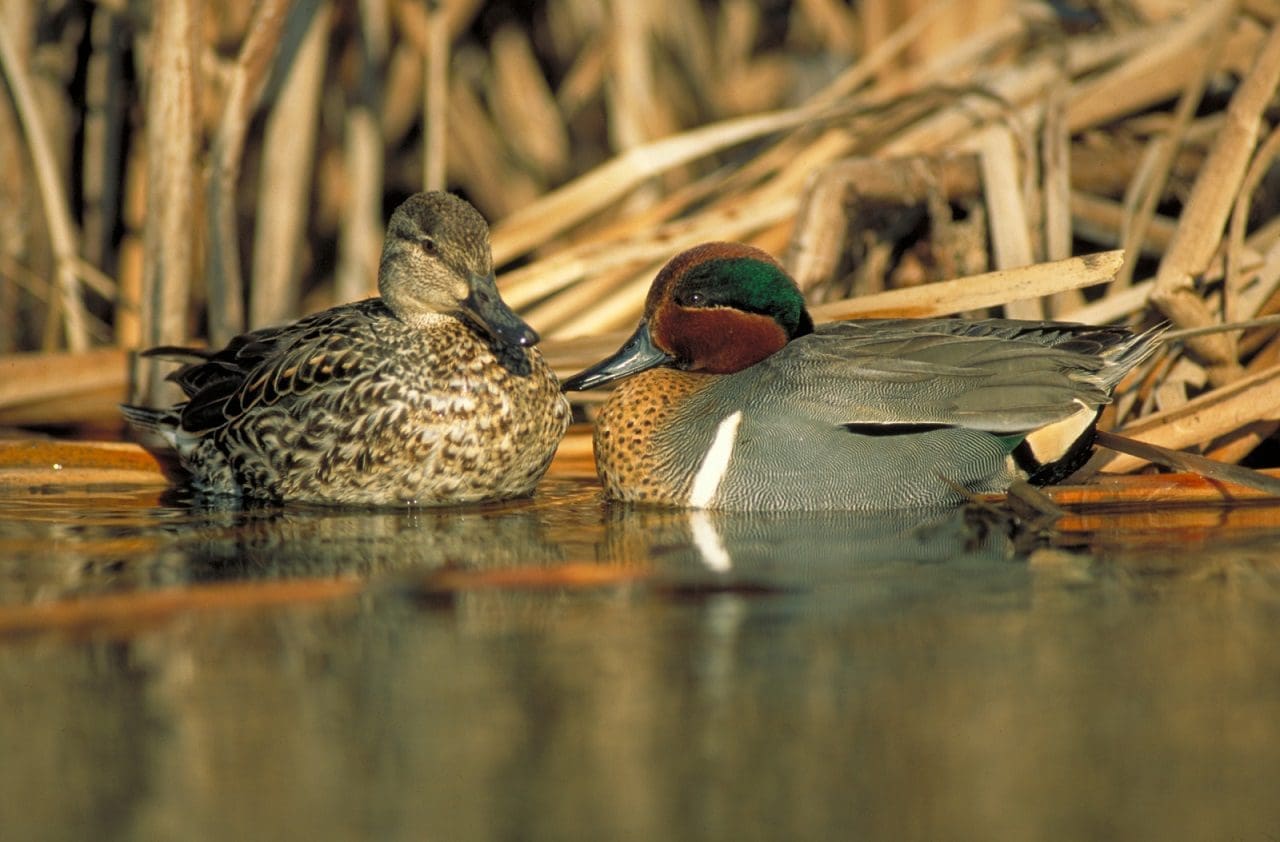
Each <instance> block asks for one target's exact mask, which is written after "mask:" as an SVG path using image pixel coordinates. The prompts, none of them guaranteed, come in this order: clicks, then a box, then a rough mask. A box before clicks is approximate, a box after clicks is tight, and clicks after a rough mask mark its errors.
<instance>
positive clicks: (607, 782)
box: [0, 480, 1280, 842]
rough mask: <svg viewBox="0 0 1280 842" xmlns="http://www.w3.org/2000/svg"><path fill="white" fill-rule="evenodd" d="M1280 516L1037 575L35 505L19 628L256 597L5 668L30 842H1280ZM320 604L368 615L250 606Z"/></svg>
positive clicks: (3, 736) (805, 543)
mask: <svg viewBox="0 0 1280 842" xmlns="http://www.w3.org/2000/svg"><path fill="white" fill-rule="evenodd" d="M1273 515H1280V510H1268V509H1263V508H1254V509H1249V510H1244V509H1237V510H1197V511H1189V510H1188V511H1182V512H1180V513H1175V514H1168V513H1164V514H1154V515H1153V514H1151V513H1134V514H1127V515H1125V516H1124V517H1102V518H1097V519H1096V520H1095V521H1093V522H1092V525H1090V523H1089V522H1085V525H1084V526H1082V527H1080V530H1082V531H1074V532H1071V533H1067V534H1058V535H1055V536H1049V537H1046V538H1044V539H1043V540H1040V541H1038V542H1027V541H1026V540H1024V539H1025V536H1020V538H1019V540H1017V541H1015V540H1014V539H1013V538H1011V537H1010V535H1009V534H1008V533H1007V532H1006V531H1005V530H1004V529H1003V528H1002V527H1001V525H1000V523H999V522H993V521H989V520H986V519H983V518H978V517H974V516H972V515H965V514H962V513H953V514H950V515H945V514H944V515H929V516H924V515H921V514H919V513H914V514H911V515H908V516H901V517H886V518H868V517H866V516H848V515H819V516H794V515H775V516H768V517H763V516H758V517H748V518H743V517H738V518H731V517H723V516H719V517H718V516H712V515H700V516H690V515H688V514H686V513H680V512H658V511H643V510H640V511H637V510H626V509H620V508H611V507H608V506H606V505H604V504H602V503H601V502H600V501H599V499H598V495H597V491H596V488H595V486H594V485H592V484H590V483H587V482H585V481H576V480H557V481H553V482H551V483H550V484H549V485H548V487H547V489H546V491H545V492H544V493H543V494H542V495H541V496H540V497H539V498H537V499H535V500H533V501H528V502H520V503H513V504H504V505H494V506H486V507H479V508H472V509H465V510H462V509H460V510H448V511H445V510H441V511H417V512H367V511H344V510H326V509H320V508H314V509H298V508H291V509H259V510H252V511H233V510H227V509H224V508H217V507H209V506H202V505H199V504H195V503H192V502H191V501H187V500H182V499H179V498H169V497H162V496H159V495H157V494H156V493H155V492H139V491H129V490H123V489H122V490H117V491H110V490H96V491H94V492H92V493H89V492H77V493H72V492H66V493H50V494H40V495H31V494H25V495H21V496H18V495H12V496H9V497H4V498H0V629H2V628H4V626H3V617H5V616H9V617H11V618H12V617H14V616H18V613H15V612H27V614H23V615H22V616H24V617H30V616H36V615H33V614H31V612H37V614H38V612H39V611H41V610H44V608H47V607H49V606H58V605H61V604H63V603H62V601H64V600H68V599H74V600H77V602H76V603H75V605H77V606H81V607H84V606H90V607H92V606H97V605H103V604H115V603H112V602H111V600H117V601H119V600H123V602H122V603H121V604H124V605H126V606H128V605H133V604H134V601H137V604H138V605H147V604H152V603H154V601H155V600H159V599H161V598H164V597H165V595H168V594H172V593H175V592H178V591H176V590H175V589H180V588H186V587H188V586H190V587H192V588H195V590H196V592H211V591H214V590H218V591H219V592H224V591H226V590H227V589H228V588H230V589H231V590H232V591H234V592H236V593H247V594H250V596H249V598H247V599H244V600H242V601H241V602H236V603H234V604H231V605H220V606H218V607H209V606H203V607H202V606H201V605H199V604H194V605H192V606H187V607H180V608H178V609H175V610H172V611H163V612H159V613H156V614H148V615H146V619H145V621H143V620H142V619H139V620H138V622H132V621H130V617H125V618H124V620H122V619H121V618H120V617H119V616H115V617H114V619H112V620H111V621H110V622H107V621H103V622H98V621H97V620H95V619H94V617H95V616H96V615H95V614H93V611H92V610H91V611H90V612H89V615H90V619H89V621H85V622H77V623H75V624H70V625H68V624H65V623H62V622H61V621H58V620H57V618H56V617H55V618H53V619H50V618H49V617H45V615H43V614H39V615H38V616H37V617H36V620H35V621H33V622H34V623H35V624H34V625H31V624H30V623H29V624H28V625H27V626H23V627H21V628H19V627H16V626H12V625H11V626H10V627H9V631H8V632H7V633H4V634H2V635H0V699H3V709H4V715H3V717H0V756H2V757H4V758H5V759H4V762H3V763H0V793H2V795H0V799H2V800H0V827H3V828H5V830H4V833H3V837H4V838H13V839H73V838H74V839H83V838H94V839H151V838H157V839H173V838H181V839H227V838H315V839H349V838H376V839H423V838H438V839H479V838H499V839H504V838H505V839H619V838H634V839H659V838H706V839H778V838H813V839H817V838H892V839H975V840H976V839H1082V838H1095V839H1103V838H1112V839H1148V838H1149V839H1201V840H1216V839H1245V840H1254V839H1256V840H1260V842H1261V841H1262V840H1268V839H1277V838H1280V803H1278V802H1277V799H1276V798H1275V782H1276V780H1277V779H1280V646H1278V645H1277V642H1278V641H1277V629H1278V628H1280V623H1278V621H1280V561H1278V560H1277V559H1278V558H1280V556H1278V555H1277V542H1278V539H1280V527H1272V526H1270V524H1272V523H1280V516H1276V517H1273ZM1029 546H1030V547H1031V549H1030V550H1028V547H1029ZM511 571H517V572H520V576H517V577H515V578H511V577H510V576H509V575H508V574H509V573H510V572H511ZM584 571H585V572H591V571H594V573H596V574H598V575H592V576H586V577H585V578H584V575H583V574H584ZM539 572H544V573H545V574H546V576H545V577H544V578H540V577H539V575H537V574H538V573H539ZM503 577H507V578H503ZM309 582H320V583H324V582H329V583H333V582H339V583H349V585H350V589H349V591H344V592H342V593H346V595H342V593H335V595H333V596H331V597H325V598H319V599H310V600H306V601H302V602H297V603H293V602H291V601H289V600H285V601H284V603H283V604H271V605H267V604H258V603H257V602H255V600H254V598H253V597H252V594H254V593H256V592H257V591H255V590H254V589H255V588H259V589H262V588H266V587H268V586H272V585H284V586H289V585H290V584H291V583H294V584H302V583H309ZM236 583H251V584H246V585H245V586H244V587H242V588H236V587H235V585H236ZM148 599H151V600H152V603H147V600H148ZM131 600H133V601H131ZM33 606H34V607H33ZM42 607H43V608H42ZM3 612H8V614H7V615H6V614H4V613H3ZM143 613H145V612H143V611H142V609H139V613H138V614H137V617H138V618H141V617H142V616H143ZM41 618H43V619H41Z"/></svg>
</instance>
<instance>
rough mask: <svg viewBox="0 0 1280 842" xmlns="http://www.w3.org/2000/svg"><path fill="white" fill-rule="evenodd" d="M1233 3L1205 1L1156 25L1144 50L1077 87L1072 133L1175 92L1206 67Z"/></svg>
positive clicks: (1070, 122)
mask: <svg viewBox="0 0 1280 842" xmlns="http://www.w3.org/2000/svg"><path fill="white" fill-rule="evenodd" d="M1231 5H1232V4H1231V2H1230V0H1212V1H1211V2H1207V3H1201V4H1199V5H1198V6H1197V7H1196V8H1195V9H1194V10H1193V11H1192V12H1191V13H1189V14H1187V15H1186V16H1185V17H1184V18H1182V19H1181V20H1177V21H1172V22H1170V23H1169V24H1166V25H1164V26H1159V27H1153V28H1152V29H1151V30H1149V38H1148V39H1147V40H1148V42H1149V43H1148V44H1147V46H1146V47H1145V48H1143V49H1140V50H1138V51H1137V52H1135V53H1133V54H1132V55H1130V56H1129V57H1127V58H1126V59H1125V60H1123V61H1122V62H1121V63H1120V64H1119V65H1117V66H1116V67H1114V68H1113V69H1111V70H1108V71H1106V72H1104V73H1101V74H1099V75H1097V76H1095V77H1091V78H1089V79H1088V80H1087V81H1083V82H1081V83H1079V84H1077V85H1075V86H1073V89H1072V95H1071V105H1070V108H1069V109H1068V114H1067V122H1068V126H1069V127H1070V129H1071V131H1072V132H1073V133H1074V132H1080V131H1083V130H1085V129H1087V128H1091V127H1094V126H1099V125H1102V124H1105V123H1108V122H1110V121H1112V120H1115V119H1117V118H1119V117H1123V116H1125V115H1126V114H1132V113H1134V112H1137V111H1141V110H1143V109H1144V108H1148V107H1151V106H1153V105H1156V104H1158V103H1160V102H1162V101H1164V100H1167V99H1169V98H1171V97H1173V96H1175V95H1177V94H1178V92H1179V91H1181V90H1183V89H1184V88H1185V87H1186V86H1187V85H1188V84H1189V83H1190V82H1191V81H1192V79H1193V78H1194V75H1195V74H1196V73H1197V72H1198V70H1199V68H1200V67H1202V66H1203V54H1204V53H1205V52H1206V51H1207V50H1208V49H1209V47H1208V46H1207V44H1208V43H1209V42H1210V40H1209V39H1210V38H1211V35H1212V32H1213V30H1214V28H1215V27H1216V26H1217V25H1218V22H1219V21H1220V20H1221V19H1222V17H1223V16H1225V15H1227V14H1229V13H1230V11H1231Z"/></svg>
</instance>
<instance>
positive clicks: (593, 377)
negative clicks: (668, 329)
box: [560, 322, 675, 392]
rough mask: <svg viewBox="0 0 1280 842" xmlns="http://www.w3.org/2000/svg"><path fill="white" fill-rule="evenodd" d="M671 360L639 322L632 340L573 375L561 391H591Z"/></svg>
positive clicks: (672, 360)
mask: <svg viewBox="0 0 1280 842" xmlns="http://www.w3.org/2000/svg"><path fill="white" fill-rule="evenodd" d="M674 361H675V357H673V356H671V355H670V354H668V353H667V352H666V351H663V350H662V349H661V348H659V347H658V346H657V345H654V344H653V337H652V336H650V335H649V325H648V323H647V322H641V323H640V327H638V328H636V332H635V333H633V334H631V338H630V339H628V340H627V341H626V342H625V343H623V345H622V347H621V348H619V349H618V351H617V352H616V353H615V354H614V355H613V356H611V357H609V358H607V359H604V360H601V361H600V362H598V363H596V364H595V365H593V366H591V368H588V369H587V370H586V371H580V372H578V373H577V374H575V375H573V376H572V377H570V378H569V379H568V380H566V381H564V385H563V386H561V387H560V388H562V389H564V390H565V391H566V392H577V391H581V390H583V389H590V388H592V387H595V386H602V385H604V384H605V383H611V382H613V381H614V380H617V379H618V378H619V377H626V376H627V375H628V374H637V373H639V372H641V371H646V370H648V369H651V368H657V367H658V366H660V365H665V364H666V363H669V362H674Z"/></svg>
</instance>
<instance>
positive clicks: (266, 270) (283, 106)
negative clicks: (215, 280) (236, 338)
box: [249, 0, 333, 328]
mask: <svg viewBox="0 0 1280 842" xmlns="http://www.w3.org/2000/svg"><path fill="white" fill-rule="evenodd" d="M332 9H333V4H332V3H330V2H327V0H319V2H314V3H312V2H303V3H298V4H297V5H296V6H295V7H294V9H293V10H292V12H291V13H290V15H289V19H288V21H287V23H286V31H285V33H284V36H283V44H282V46H281V64H282V66H284V67H285V68H286V69H285V70H284V73H283V80H282V81H281V83H280V88H279V93H278V95H277V96H276V99H275V102H274V103H273V104H272V107H271V108H270V110H269V111H268V112H267V119H266V127H265V131H264V133H263V138H262V172H261V176H260V179H259V182H258V184H259V186H258V201H257V214H256V222H257V224H256V225H255V226H254V231H253V237H254V239H253V268H252V275H251V277H252V283H251V285H250V287H249V326H250V327H252V328H257V327H262V326H264V325H271V324H278V323H280V322H283V321H286V320H288V319H289V318H291V317H292V316H294V315H296V313H297V311H298V302H299V301H300V300H301V298H302V291H301V289H300V283H301V279H302V272H301V262H302V258H301V251H302V245H303V239H304V237H305V235H306V221H307V211H308V210H309V208H310V207H311V180H312V177H313V167H314V163H315V157H314V156H315V145H316V126H317V122H318V120H319V116H320V94H321V85H322V83H323V81H324V69H325V64H326V59H327V56H328V49H329V44H328V38H329V26H330V18H331V15H332ZM289 56H291V58H287V57H289Z"/></svg>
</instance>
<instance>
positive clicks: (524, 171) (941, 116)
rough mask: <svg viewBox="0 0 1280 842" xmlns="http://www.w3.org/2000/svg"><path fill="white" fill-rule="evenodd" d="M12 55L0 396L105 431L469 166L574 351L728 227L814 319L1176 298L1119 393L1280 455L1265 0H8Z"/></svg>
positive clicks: (12, 417)
mask: <svg viewBox="0 0 1280 842" xmlns="http://www.w3.org/2000/svg"><path fill="white" fill-rule="evenodd" d="M0 74H2V78H3V82H4V88H3V91H2V93H3V94H4V95H3V96H0V162H3V164H2V165H0V424H2V425H10V426H15V425H43V426H48V425H62V428H64V429H65V428H68V427H69V428H74V429H79V430H80V431H81V432H84V431H85V430H86V429H91V430H94V431H95V432H101V431H102V430H103V428H104V427H103V425H106V428H108V429H110V430H113V431H119V430H120V426H119V421H118V416H117V414H116V410H115V403H116V402H118V401H120V400H123V399H125V398H126V397H132V398H133V399H139V398H141V399H160V398H162V397H163V394H162V388H163V385H162V383H161V381H160V379H159V375H160V374H162V372H158V371H157V370H153V369H152V368H151V365H150V364H146V365H142V364H139V363H138V361H137V360H136V357H135V355H134V353H133V351H135V350H136V349H138V348H140V347H146V346H149V345H154V344H177V343H192V342H195V343H203V342H209V343H215V344H216V343H222V342H225V341H226V340H227V339H228V338H230V337H231V336H232V335H234V334H235V333H237V332H240V331H242V330H244V329H246V328H249V327H256V326H261V325H265V324H271V323H276V322H280V321H284V320H287V319H291V318H294V317H296V316H298V315H300V314H302V313H304V312H309V311H313V310H316V309H319V308H321V307H324V306H328V305H331V304H334V303H339V302H343V301H349V300H353V299H356V298H360V297H363V296H365V295H368V294H371V293H372V292H374V290H375V288H376V283H375V278H376V266H377V257H378V252H379V249H380V247H381V240H382V226H383V223H384V222H385V219H386V216H387V215H388V214H389V212H390V210H391V209H393V208H394V206H395V205H396V204H397V203H398V202H399V201H400V200H401V199H403V198H404V197H405V196H407V195H408V194H410V193H412V192H414V191H416V190H419V189H423V187H428V188H441V187H447V188H449V189H452V190H455V191H457V192H459V193H461V194H463V195H465V196H466V197H467V198H469V199H470V200H471V201H472V202H473V203H474V204H476V205H477V207H478V208H479V209H480V210H481V212H482V213H484V214H485V216H486V217H487V218H488V219H489V220H490V221H491V223H492V225H493V248H494V255H495V259H496V261H497V264H498V266H499V270H500V271H499V282H500V286H501V288H502V290H503V294H504V296H505V297H506V298H507V300H508V301H509V302H510V303H511V304H512V305H513V306H514V307H516V308H517V309H518V310H520V311H521V312H522V313H523V314H524V315H525V316H526V317H527V318H528V320H529V321H530V322H531V323H532V324H533V325H534V326H535V327H536V328H537V329H539V330H540V331H541V332H542V334H543V336H544V340H545V341H544V345H543V347H544V350H545V352H546V353H547V355H548V357H549V358H550V359H551V360H552V362H553V364H554V365H555V366H556V367H557V369H558V370H559V371H560V372H561V373H562V374H563V373H566V372H568V371H570V370H573V369H576V368H578V367H580V366H582V365H585V364H587V363H589V362H591V361H593V360H594V359H596V358H598V357H599V356H600V355H601V354H602V353H604V352H606V351H609V350H611V349H612V348H613V347H614V346H615V345H616V343H617V342H618V340H619V339H620V338H621V336H622V335H623V332H624V331H626V330H627V329H629V328H630V327H631V326H633V325H634V323H635V321H636V319H637V318H638V316H639V313H640V308H641V305H642V301H643V297H644V293H645V291H646V289H647V287H648V284H649V282H650V280H651V279H652V277H653V275H654V273H655V272H656V270H657V268H658V267H659V266H660V265H661V264H662V263H663V262H665V261H666V259H668V258H669V257H671V256H672V255H673V254H675V253H676V252H677V251H679V250H681V249H683V248H685V247H687V246H691V245H694V244H696V243H698V242H702V241H705V240H711V239H733V240H742V241H747V242H751V243H754V244H756V245H758V246H760V247H762V248H764V249H766V250H768V251H770V252H773V253H775V254H777V255H779V256H780V257H781V258H783V260H784V262H785V264H786V265H787V266H788V268H789V269H791V270H792V272H793V273H794V274H795V276H796V278H797V279H798V281H799V282H800V283H801V284H802V286H803V287H804V288H805V289H806V291H807V293H808V295H809V296H810V297H811V300H812V302H813V303H814V305H815V314H816V315H817V316H818V317H819V318H847V317H853V316H857V315H871V314H875V315H883V314H886V313H898V314H907V315H928V314H944V313H955V312H963V313H969V314H985V313H991V314H994V313H1004V314H1006V315H1009V316H1013V317H1019V318H1037V319H1038V318H1054V319H1069V320H1079V321H1087V322H1098V323H1101V322H1110V321H1125V322H1128V323H1131V324H1134V325H1144V324H1152V323H1155V322H1157V321H1160V320H1166V319H1167V320H1169V321H1171V322H1172V323H1173V325H1174V327H1175V328H1177V329H1181V330H1182V331H1185V332H1183V333H1179V334H1175V336H1176V337H1177V338H1176V339H1175V340H1173V341H1170V342H1169V343H1167V345H1166V350H1165V351H1163V352H1162V353H1160V354H1158V355H1157V356H1156V357H1155V358H1154V359H1153V360H1152V361H1151V362H1150V363H1149V364H1148V365H1146V366H1145V367H1144V368H1143V370H1142V371H1141V372H1140V373H1139V376H1137V377H1135V378H1133V380H1132V382H1131V383H1129V384H1126V386H1125V387H1124V395H1123V397H1122V399H1121V400H1118V401H1117V403H1116V406H1115V408H1114V411H1113V418H1112V419H1110V423H1113V424H1117V425H1120V426H1122V427H1123V429H1124V430H1125V431H1126V433H1128V434H1130V435H1134V436H1137V437H1140V438H1143V439H1147V440H1149V441H1153V442H1156V443H1159V444H1163V445H1165V446H1168V447H1174V448H1198V449H1201V450H1203V451H1205V452H1207V453H1208V454H1209V455H1211V456H1213V457H1215V458H1218V459H1222V460H1226V461H1239V460H1242V459H1246V458H1250V459H1251V460H1252V462H1253V463H1254V464H1260V465H1267V464H1274V463H1275V461H1276V460H1275V454H1274V449H1273V448H1272V447H1271V446H1270V445H1269V444H1268V446H1264V447H1261V448H1260V447H1259V445H1260V444H1264V443H1268V440H1269V438H1270V437H1271V436H1272V435H1273V433H1274V431H1275V428H1276V422H1275V420H1274V419H1277V418H1280V341H1277V338H1276V336H1277V334H1276V327H1275V325H1273V324H1270V323H1268V322H1267V319H1266V317H1268V316H1270V315H1272V314H1275V313H1276V312H1277V311H1280V214H1278V210H1280V204H1278V202H1277V199H1278V198H1280V197H1278V195H1277V184H1278V182H1277V179H1276V173H1275V167H1274V166H1273V165H1274V162H1275V158H1276V155H1277V153H1278V152H1280V131H1277V130H1276V128H1275V123H1276V118H1277V116H1280V111H1277V109H1276V105H1277V103H1276V99H1275V94H1276V88H1277V82H1278V81H1280V2H1275V1H1274V0H1245V1H1244V2H1239V3H1233V2H1191V1H1190V0H1184V1H1183V2H1178V1H1177V0H1129V2H1124V1H1123V0H1116V2H1095V3H1084V2H1081V3H1067V2H1060V3H1052V4H1051V3H1043V2H1013V0H968V1H967V2H961V0H934V2H924V0H920V1H919V2H891V0H869V2H854V3H851V4H850V3H845V2H839V0H795V2H790V3H787V2H767V3H756V2H746V1H745V0H721V2H706V3H704V2H697V0H661V2H652V3H635V2H629V0H615V1H614V2H608V1H607V0H606V1H605V2H601V0H548V2H545V3H542V4H516V3H493V4H482V3H480V2H477V0H440V2H436V0H363V1H362V2H360V3H358V4H357V3H334V2H329V0H294V2H288V0H257V2H249V0H223V2H219V3H213V4H205V3H203V2H200V0H152V2H150V3H145V2H142V3H124V2H118V0H117V1H115V2H112V1H111V0H99V2H92V3H91V2H84V1H83V0H65V2H52V3H49V2H43V3H36V2H34V0H3V1H2V2H0ZM938 282H941V283H938ZM1258 320H1261V321H1258ZM1242 323H1243V324H1244V326H1242V327H1237V328H1233V329H1224V328H1223V325H1239V324H1242ZM586 400H587V401H588V403H589V401H590V397H588V398H587V399H586ZM1136 464H1137V462H1136V461H1135V460H1133V459H1131V458H1129V457H1122V458H1121V459H1119V460H1117V461H1116V462H1115V463H1113V467H1116V468H1126V467H1133V466H1134V465H1136Z"/></svg>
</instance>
